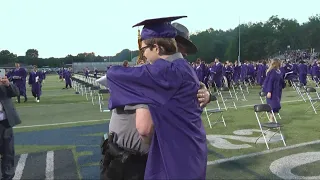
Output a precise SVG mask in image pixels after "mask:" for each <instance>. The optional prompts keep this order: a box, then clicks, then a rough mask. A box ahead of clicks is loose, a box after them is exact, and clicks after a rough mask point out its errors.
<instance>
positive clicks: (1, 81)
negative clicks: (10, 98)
mask: <svg viewBox="0 0 320 180" xmlns="http://www.w3.org/2000/svg"><path fill="white" fill-rule="evenodd" d="M0 84H1V85H5V86H9V85H10V82H9V79H8V78H7V76H5V77H3V78H0Z"/></svg>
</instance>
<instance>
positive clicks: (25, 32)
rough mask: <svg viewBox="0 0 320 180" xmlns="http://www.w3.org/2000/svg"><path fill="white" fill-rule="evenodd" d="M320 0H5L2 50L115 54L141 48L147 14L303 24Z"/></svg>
mask: <svg viewBox="0 0 320 180" xmlns="http://www.w3.org/2000/svg"><path fill="white" fill-rule="evenodd" d="M319 5H320V1H319V0H304V1H297V3H295V2H294V1H292V0H290V1H289V0H267V1H266V0H241V1H240V0H239V1H238V0H190V1H187V0H159V1H148V0H144V1H142V0H136V1H134V0H0V23H1V27H0V51H1V50H3V49H7V50H9V51H10V52H12V53H14V54H17V55H18V56H23V55H25V52H26V51H27V50H28V49H37V50H38V51H39V57H40V58H49V57H65V56H66V55H68V54H71V55H77V54H78V53H83V52H94V53H95V54H96V55H100V56H113V55H115V54H116V53H118V52H120V51H121V50H123V49H130V50H137V49H138V45H137V37H138V32H137V31H138V28H137V27H136V28H132V26H133V25H134V24H136V23H138V22H141V21H142V20H145V19H151V18H158V17H168V16H180V15H186V16H188V17H187V18H184V19H179V20H177V21H176V22H179V23H181V24H183V25H185V26H186V27H188V29H189V31H190V32H191V33H193V32H196V31H201V30H205V29H208V28H213V29H222V30H227V29H230V28H234V27H236V26H237V25H238V23H239V17H240V22H241V23H247V22H258V21H266V20H268V18H269V17H271V16H272V15H278V16H279V17H280V18H289V19H291V18H294V19H297V20H298V22H299V23H303V22H306V21H308V17H310V16H312V15H316V14H317V13H320V11H319V7H320V6H319Z"/></svg>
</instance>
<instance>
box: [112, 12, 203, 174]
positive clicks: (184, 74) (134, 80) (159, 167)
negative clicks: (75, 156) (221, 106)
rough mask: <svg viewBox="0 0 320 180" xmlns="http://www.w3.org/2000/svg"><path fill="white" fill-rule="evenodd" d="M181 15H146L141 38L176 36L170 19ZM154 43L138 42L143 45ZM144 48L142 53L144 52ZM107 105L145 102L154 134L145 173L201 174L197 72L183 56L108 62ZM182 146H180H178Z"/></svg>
mask: <svg viewBox="0 0 320 180" xmlns="http://www.w3.org/2000/svg"><path fill="white" fill-rule="evenodd" d="M179 18H181V17H172V18H160V19H155V20H146V21H144V22H142V23H139V24H137V25H136V26H138V25H145V26H144V28H143V29H142V32H141V39H142V43H144V40H148V39H153V38H170V39H172V38H175V36H176V35H177V32H176V29H175V28H174V27H172V26H171V24H170V23H168V22H170V21H173V20H176V19H179ZM156 47H158V45H157V46H156V45H154V46H152V47H147V46H145V47H142V48H144V50H146V49H147V48H149V49H148V52H149V53H150V52H151V49H153V51H155V50H154V49H155V48H156ZM142 48H141V49H142ZM146 53H147V52H146V51H145V52H144V55H146ZM107 81H108V85H109V88H110V99H109V109H114V108H116V107H119V106H125V105H130V104H147V105H148V107H149V111H150V113H151V116H152V121H153V125H154V134H153V137H152V142H151V145H150V150H149V155H148V161H147V167H146V170H145V179H205V177H206V166H207V143H206V133H205V129H204V126H203V123H202V120H201V113H202V109H201V108H200V106H199V103H198V100H197V97H196V96H195V94H197V91H198V89H199V87H200V84H199V80H198V77H197V75H196V73H195V71H194V70H193V68H192V67H191V66H190V65H189V64H188V62H187V61H186V60H185V59H183V58H180V59H176V60H174V61H172V62H169V61H166V60H164V59H157V60H154V63H153V64H147V65H143V66H141V67H131V68H126V67H122V66H113V67H112V68H110V69H109V71H108V72H107ZM181 149H182V150H183V151H181Z"/></svg>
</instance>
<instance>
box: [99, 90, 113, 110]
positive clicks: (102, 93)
mask: <svg viewBox="0 0 320 180" xmlns="http://www.w3.org/2000/svg"><path fill="white" fill-rule="evenodd" d="M109 92H110V91H109V89H100V90H99V93H98V99H99V108H100V112H109V111H110V110H109V109H104V108H103V105H104V102H103V99H104V98H103V95H105V94H108V93H109Z"/></svg>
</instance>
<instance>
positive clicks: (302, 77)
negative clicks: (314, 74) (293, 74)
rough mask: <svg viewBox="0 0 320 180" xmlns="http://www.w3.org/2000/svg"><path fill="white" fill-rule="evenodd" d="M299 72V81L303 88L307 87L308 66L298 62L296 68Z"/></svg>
mask: <svg viewBox="0 0 320 180" xmlns="http://www.w3.org/2000/svg"><path fill="white" fill-rule="evenodd" d="M298 71H299V81H300V83H301V84H303V85H304V86H306V85H307V73H308V66H307V65H306V64H305V62H304V61H300V64H299V66H298Z"/></svg>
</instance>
